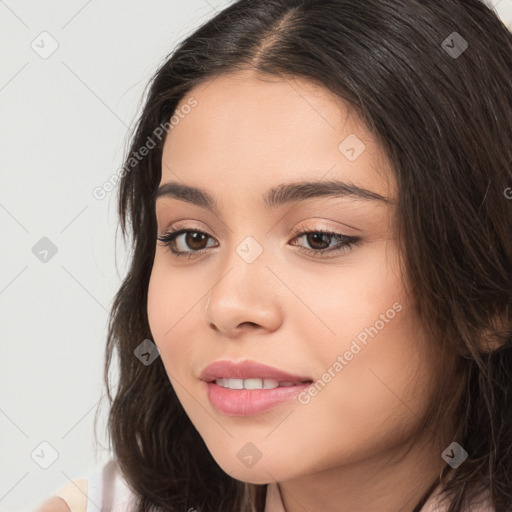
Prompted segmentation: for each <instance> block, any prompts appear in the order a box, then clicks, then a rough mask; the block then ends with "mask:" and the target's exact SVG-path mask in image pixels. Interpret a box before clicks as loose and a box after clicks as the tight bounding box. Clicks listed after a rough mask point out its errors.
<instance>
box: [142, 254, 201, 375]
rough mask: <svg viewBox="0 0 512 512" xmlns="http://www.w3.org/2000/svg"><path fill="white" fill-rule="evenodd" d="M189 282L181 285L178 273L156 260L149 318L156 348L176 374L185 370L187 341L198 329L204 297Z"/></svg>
mask: <svg viewBox="0 0 512 512" xmlns="http://www.w3.org/2000/svg"><path fill="white" fill-rule="evenodd" d="M193 285H194V283H191V282H190V280H187V282H186V283H185V282H180V279H179V273H176V272H171V271H169V269H166V268H165V265H164V264H162V262H159V261H158V260H155V264H154V266H153V270H152V273H151V277H150V281H149V286H148V299H147V314H148V321H149V326H150V329H151V334H152V336H153V341H154V343H155V344H156V345H157V347H158V349H159V351H160V354H161V357H162V361H163V363H164V366H165V367H166V369H167V370H168V371H169V373H172V374H174V373H175V372H176V370H179V369H180V368H181V371H183V370H185V369H186V368H187V367H188V365H186V366H184V365H183V364H181V365H180V363H183V361H184V360H186V359H187V357H188V354H189V349H190V347H191V344H190V343H187V340H189V338H190V332H193V330H194V325H196V328H197V319H194V314H196V315H197V311H196V309H195V308H197V307H200V306H199V305H196V306H194V304H196V303H197V301H198V300H199V299H200V297H201V295H202V293H201V291H200V290H199V289H198V290H196V289H195V288H194V286H193Z"/></svg>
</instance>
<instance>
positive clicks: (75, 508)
mask: <svg viewBox="0 0 512 512" xmlns="http://www.w3.org/2000/svg"><path fill="white" fill-rule="evenodd" d="M86 509H87V479H85V478H76V479H75V480H71V481H69V482H67V483H66V484H64V485H62V486H61V487H59V488H58V489H57V490H56V491H55V493H54V495H53V496H51V497H50V498H48V499H47V500H46V501H45V502H44V503H42V504H41V505H40V506H39V508H38V509H36V510H35V511H34V512H85V511H86Z"/></svg>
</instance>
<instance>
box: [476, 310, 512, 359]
mask: <svg viewBox="0 0 512 512" xmlns="http://www.w3.org/2000/svg"><path fill="white" fill-rule="evenodd" d="M488 325H489V327H488V328H487V329H484V330H483V331H482V334H481V337H480V340H479V347H480V350H482V352H485V353H488V352H493V351H495V350H497V349H499V348H501V347H503V346H505V345H507V344H509V345H510V344H511V343H512V338H511V337H512V321H511V319H510V314H509V307H508V305H507V306H506V309H505V311H504V312H502V313H501V314H494V315H492V316H491V318H490V321H489V324H488Z"/></svg>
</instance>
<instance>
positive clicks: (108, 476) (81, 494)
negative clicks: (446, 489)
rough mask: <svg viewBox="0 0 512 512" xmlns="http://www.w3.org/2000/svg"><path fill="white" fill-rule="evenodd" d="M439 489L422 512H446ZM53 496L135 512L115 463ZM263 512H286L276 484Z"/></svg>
mask: <svg viewBox="0 0 512 512" xmlns="http://www.w3.org/2000/svg"><path fill="white" fill-rule="evenodd" d="M438 489H439V487H438V488H437V489H436V492H435V493H433V494H432V496H431V497H430V499H429V500H428V501H427V503H425V505H424V506H423V508H422V509H421V512H446V511H447V510H448V505H444V506H442V507H441V506H440V505H439V498H438V494H437V492H438ZM55 495H56V496H60V497H61V498H63V499H64V501H66V503H68V505H69V506H70V509H71V511H72V512H98V510H101V511H102V512H135V507H134V503H135V496H134V494H133V493H132V492H131V490H130V489H129V488H128V486H127V484H126V482H125V480H124V478H123V477H122V475H121V474H120V471H119V467H118V466H117V464H116V462H115V461H114V460H109V461H108V462H107V463H106V464H104V465H102V466H100V467H99V468H98V469H96V470H95V471H93V472H92V473H90V474H89V475H88V476H87V478H80V479H76V480H73V481H71V482H68V483H66V484H64V485H63V486H62V487H60V488H59V489H58V490H57V491H56V492H55ZM265 512H286V511H285V509H284V507H283V502H282V501H281V494H280V491H279V486H278V484H277V483H270V484H268V486H267V500H266V503H265ZM471 512H495V511H494V509H493V508H492V507H491V505H490V500H489V499H488V498H487V497H486V496H483V497H481V501H479V502H478V503H477V502H475V503H474V504H473V505H472V507H471Z"/></svg>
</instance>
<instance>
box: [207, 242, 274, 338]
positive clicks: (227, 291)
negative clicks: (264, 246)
mask: <svg viewBox="0 0 512 512" xmlns="http://www.w3.org/2000/svg"><path fill="white" fill-rule="evenodd" d="M233 253H234V254H233V255H232V256H231V257H229V261H226V265H223V266H222V268H221V271H220V272H219V274H220V275H219V277H218V278H217V280H216V284H214V286H213V287H212V289H211V291H210V294H209V297H208V300H207V305H206V307H205V310H204V311H205V317H206V322H207V324H208V325H209V327H210V328H211V329H213V330H215V331H217V333H218V334H222V335H224V336H226V337H229V338H235V337H238V336H240V335H241V334H243V333H247V332H249V331H254V330H260V331H262V332H267V331H274V330H276V329H277V328H278V327H279V325H280V324H281V322H282V305H281V304H282V300H281V301H280V300H279V294H278V293H276V287H277V286H279V280H278V279H276V277H275V275H274V274H273V273H272V272H271V271H270V270H269V268H268V266H267V262H266V259H265V258H264V257H263V255H260V257H259V258H257V259H256V260H255V261H253V262H251V263H247V262H246V261H244V260H243V259H242V258H241V257H240V256H239V255H238V254H237V253H236V252H235V251H233ZM219 268H220V265H219Z"/></svg>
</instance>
